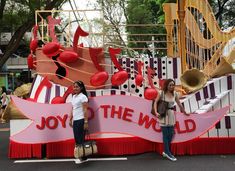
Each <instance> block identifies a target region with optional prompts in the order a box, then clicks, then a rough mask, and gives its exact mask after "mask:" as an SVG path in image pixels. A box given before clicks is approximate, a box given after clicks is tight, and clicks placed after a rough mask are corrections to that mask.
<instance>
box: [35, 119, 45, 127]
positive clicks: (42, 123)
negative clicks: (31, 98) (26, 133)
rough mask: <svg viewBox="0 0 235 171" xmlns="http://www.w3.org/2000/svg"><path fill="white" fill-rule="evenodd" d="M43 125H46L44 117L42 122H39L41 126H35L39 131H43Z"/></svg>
mask: <svg viewBox="0 0 235 171" xmlns="http://www.w3.org/2000/svg"><path fill="white" fill-rule="evenodd" d="M45 123H46V119H45V118H44V117H42V120H41V125H36V127H37V128H38V129H40V130H42V129H44V128H45Z"/></svg>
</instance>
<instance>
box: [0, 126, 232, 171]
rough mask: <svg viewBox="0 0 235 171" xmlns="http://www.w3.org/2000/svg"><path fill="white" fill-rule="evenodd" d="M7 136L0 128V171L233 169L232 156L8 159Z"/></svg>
mask: <svg viewBox="0 0 235 171" xmlns="http://www.w3.org/2000/svg"><path fill="white" fill-rule="evenodd" d="M9 135H10V131H9V124H0V171H54V170H55V171H60V170H61V171H62V170H63V171H72V170H76V171H80V170H81V171H158V170H159V171H232V170H234V169H235V155H193V156H176V157H177V159H178V160H177V161H176V162H172V161H169V160H167V159H165V158H163V157H162V156H160V154H158V153H144V154H136V155H128V156H100V158H101V159H102V158H105V159H111V158H127V160H105V161H102V160H101V161H99V160H98V161H87V162H84V163H80V164H76V163H75V162H74V161H73V160H72V159H67V160H68V161H55V160H48V159H43V160H39V159H20V160H19V159H9V158H8V146H9V145H8V144H9ZM234 145H235V144H234ZM90 160H95V159H92V158H91V159H90ZM19 162H25V163H19Z"/></svg>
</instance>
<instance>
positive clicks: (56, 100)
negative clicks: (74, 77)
mask: <svg viewBox="0 0 235 171" xmlns="http://www.w3.org/2000/svg"><path fill="white" fill-rule="evenodd" d="M72 92H73V86H72V85H71V86H69V87H68V89H67V90H66V91H65V93H64V95H63V96H62V97H61V96H57V97H54V98H53V99H52V101H51V104H60V103H65V101H66V99H67V97H68V95H69V94H71V93H72Z"/></svg>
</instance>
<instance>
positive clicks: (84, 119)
mask: <svg viewBox="0 0 235 171" xmlns="http://www.w3.org/2000/svg"><path fill="white" fill-rule="evenodd" d="M72 106H73V109H72V113H71V114H70V122H69V124H70V126H72V127H73V133H74V139H75V143H76V147H77V146H79V145H82V144H83V142H84V134H85V131H84V130H86V129H88V116H87V107H88V97H87V92H86V88H85V86H84V84H83V82H82V81H76V82H74V84H73V97H72Z"/></svg>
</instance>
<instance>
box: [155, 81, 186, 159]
mask: <svg viewBox="0 0 235 171" xmlns="http://www.w3.org/2000/svg"><path fill="white" fill-rule="evenodd" d="M174 88H175V81H174V80H172V79H167V80H165V81H164V85H163V88H162V92H160V93H159V94H158V96H157V98H156V99H155V103H154V110H155V111H157V103H158V101H159V99H160V98H161V99H162V100H164V101H167V102H168V110H167V113H166V115H165V116H164V117H160V114H159V113H157V112H155V113H156V114H157V117H158V120H159V124H160V126H161V129H162V135H163V144H164V152H163V153H162V155H163V157H167V158H168V159H169V160H171V161H176V160H177V159H176V158H175V157H174V156H173V155H172V153H171V151H170V145H171V141H172V138H173V136H174V133H175V131H174V126H175V114H174V105H175V102H176V103H177V105H178V106H179V108H180V111H181V112H182V113H184V114H185V115H188V114H187V113H186V112H185V110H184V108H183V106H182V105H181V103H180V101H179V97H178V95H177V93H176V92H175V91H174Z"/></svg>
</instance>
